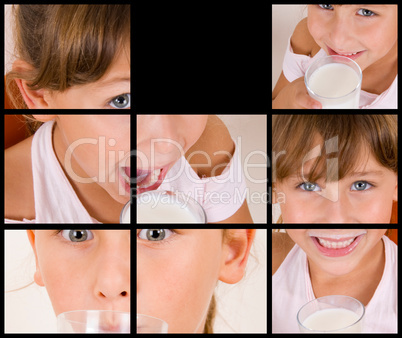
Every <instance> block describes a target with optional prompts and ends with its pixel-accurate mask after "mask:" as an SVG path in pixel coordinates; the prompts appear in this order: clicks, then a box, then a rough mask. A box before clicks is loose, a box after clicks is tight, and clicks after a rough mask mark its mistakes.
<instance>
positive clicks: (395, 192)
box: [392, 177, 398, 202]
mask: <svg viewBox="0 0 402 338" xmlns="http://www.w3.org/2000/svg"><path fill="white" fill-rule="evenodd" d="M392 199H393V200H394V201H396V202H398V177H397V178H396V185H395V191H394V196H393V197H392Z"/></svg>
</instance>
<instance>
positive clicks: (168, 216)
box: [137, 200, 200, 224]
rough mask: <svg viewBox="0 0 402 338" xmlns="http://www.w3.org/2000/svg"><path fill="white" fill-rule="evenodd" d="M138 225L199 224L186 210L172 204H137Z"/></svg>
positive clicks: (152, 201)
mask: <svg viewBox="0 0 402 338" xmlns="http://www.w3.org/2000/svg"><path fill="white" fill-rule="evenodd" d="M137 222H138V223H159V224H161V223H162V224H163V223H200V222H199V220H197V218H196V217H195V216H194V215H193V214H192V213H191V212H190V210H189V209H188V208H186V207H185V208H182V207H181V205H179V204H177V203H174V202H167V203H165V202H163V203H161V202H155V201H154V200H151V201H150V202H149V203H140V204H139V203H137Z"/></svg>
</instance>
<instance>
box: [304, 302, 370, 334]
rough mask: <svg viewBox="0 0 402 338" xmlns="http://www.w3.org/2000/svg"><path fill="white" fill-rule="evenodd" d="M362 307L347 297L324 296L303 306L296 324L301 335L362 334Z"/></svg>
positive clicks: (363, 310)
mask: <svg viewBox="0 0 402 338" xmlns="http://www.w3.org/2000/svg"><path fill="white" fill-rule="evenodd" d="M364 312H365V308H364V305H363V304H362V303H361V302H359V301H358V300H357V299H355V298H352V297H348V296H338V295H333V296H325V297H320V298H317V299H314V300H312V301H311V302H308V303H307V304H305V305H303V306H302V307H301V309H300V310H299V312H298V313H297V323H298V325H299V330H300V332H303V333H338V332H339V333H345V332H348V333H353V332H362V325H363V317H364Z"/></svg>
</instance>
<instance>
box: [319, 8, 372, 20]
mask: <svg viewBox="0 0 402 338" xmlns="http://www.w3.org/2000/svg"><path fill="white" fill-rule="evenodd" d="M317 6H318V8H320V9H322V10H324V11H328V10H330V9H328V8H322V7H321V6H323V5H317ZM362 9H363V10H366V11H369V12H370V13H371V14H372V15H369V16H367V15H359V16H362V17H363V18H373V17H375V16H377V15H378V14H377V13H374V12H373V11H371V10H369V9H366V8H359V11H360V10H362Z"/></svg>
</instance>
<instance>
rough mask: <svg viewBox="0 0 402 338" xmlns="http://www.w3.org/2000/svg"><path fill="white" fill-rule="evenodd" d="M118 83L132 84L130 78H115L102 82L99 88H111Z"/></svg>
mask: <svg viewBox="0 0 402 338" xmlns="http://www.w3.org/2000/svg"><path fill="white" fill-rule="evenodd" d="M117 82H130V78H129V77H126V76H125V77H113V78H111V79H108V80H106V81H102V82H100V83H99V87H106V86H110V85H113V84H115V83H117Z"/></svg>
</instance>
